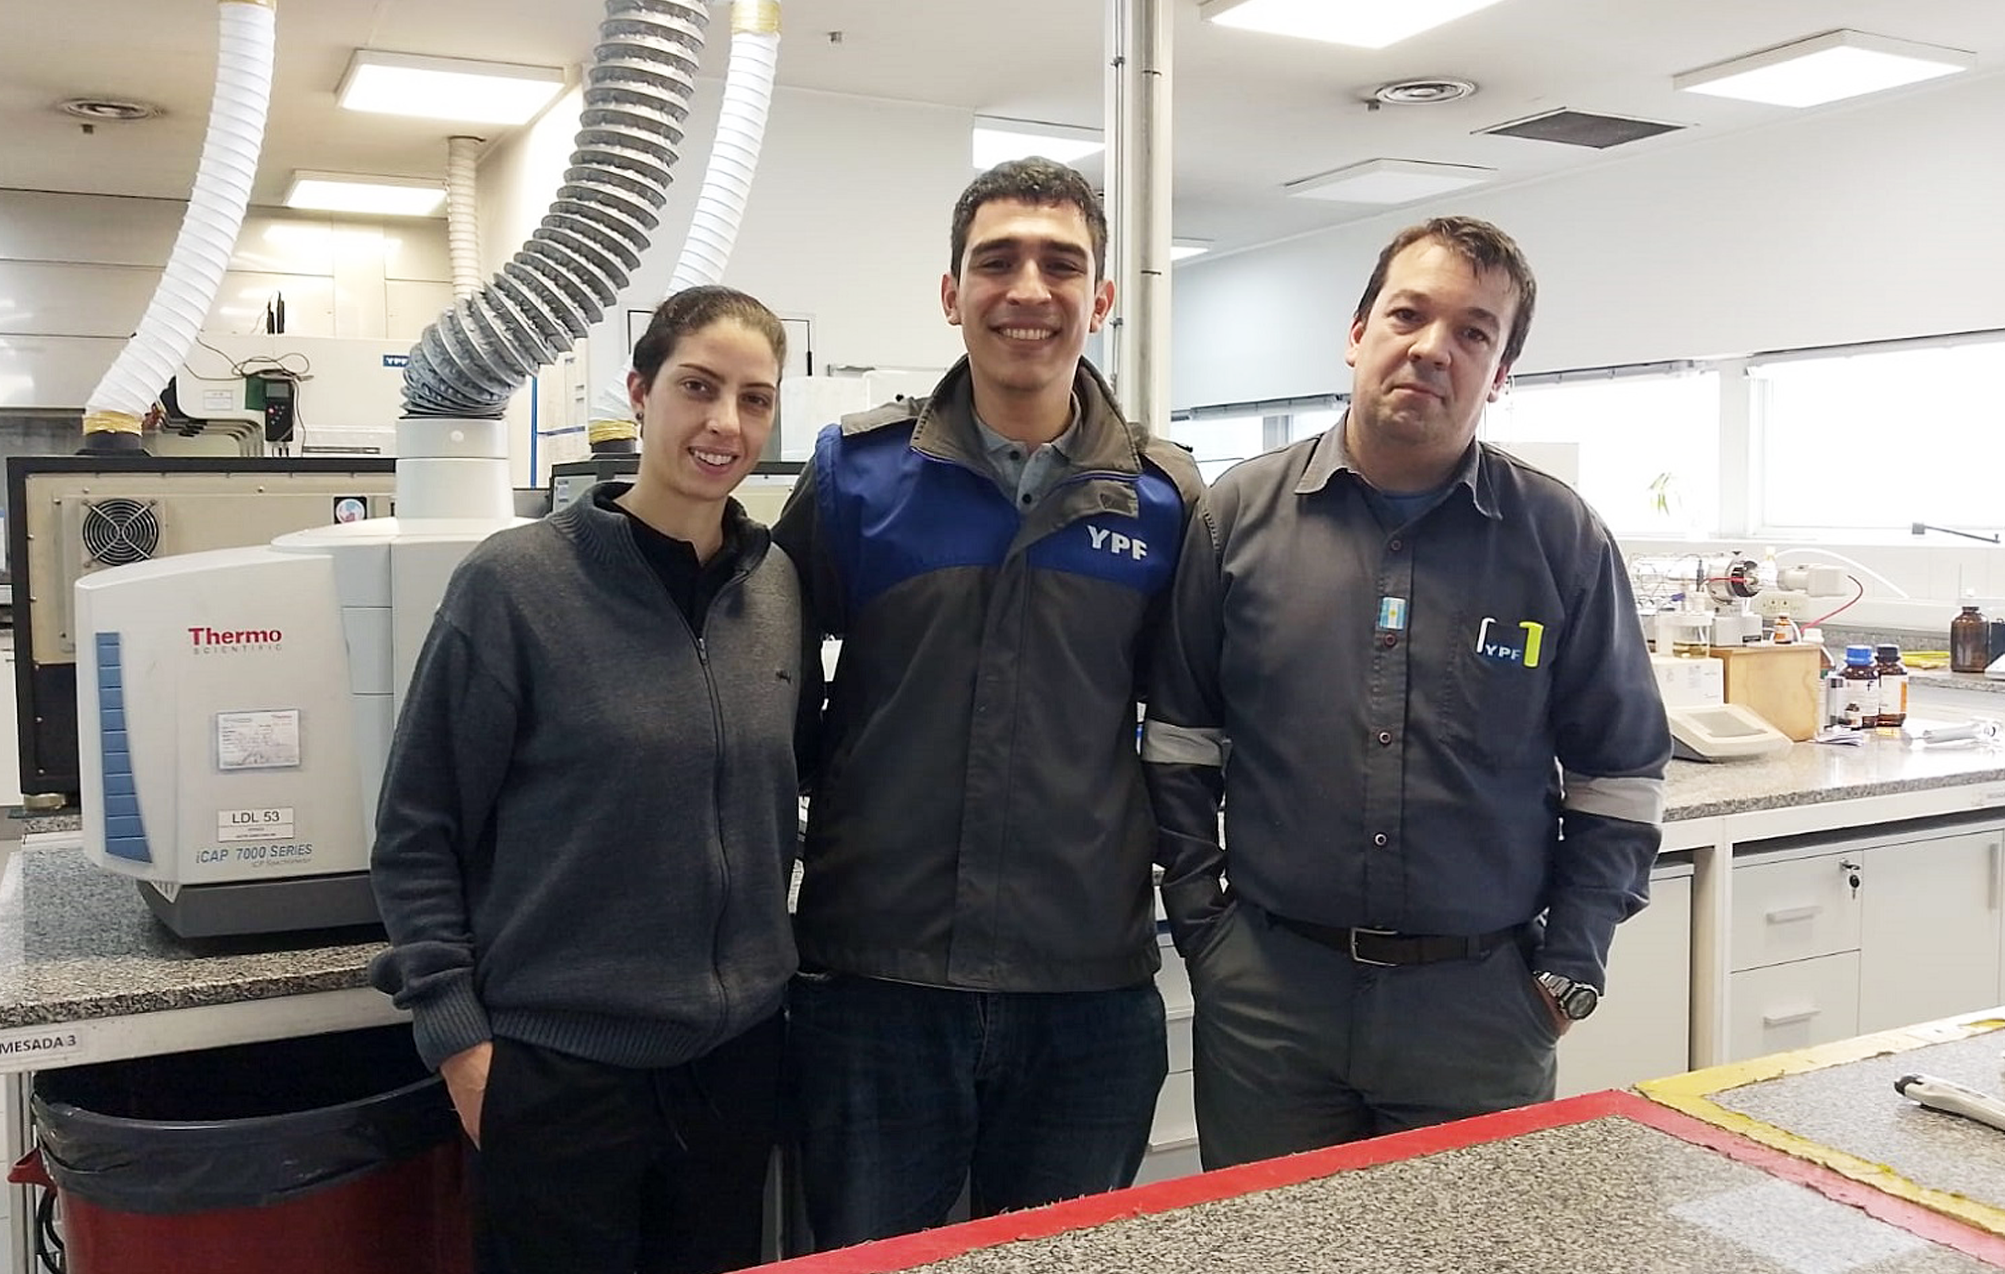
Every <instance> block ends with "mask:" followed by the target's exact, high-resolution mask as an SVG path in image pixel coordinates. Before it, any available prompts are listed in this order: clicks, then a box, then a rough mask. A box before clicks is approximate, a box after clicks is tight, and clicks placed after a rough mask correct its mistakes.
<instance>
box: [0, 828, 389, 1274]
mask: <svg viewBox="0 0 2005 1274" xmlns="http://www.w3.org/2000/svg"><path fill="white" fill-rule="evenodd" d="M76 822H77V820H76V818H75V817H74V816H73V815H72V816H68V817H55V818H45V817H31V818H29V819H27V820H26V821H25V826H26V828H27V831H26V834H25V835H24V836H23V838H22V843H21V847H20V848H19V849H17V850H15V851H14V853H13V854H12V855H11V856H10V857H9V858H8V859H7V864H6V869H5V872H4V874H0V1076H4V1077H6V1081H7V1082H4V1083H0V1094H4V1101H0V1145H4V1146H5V1147H7V1150H8V1160H9V1162H11V1161H12V1160H13V1159H17V1158H19V1157H20V1156H21V1155H22V1154H23V1153H24V1152H25V1151H26V1149H27V1133H26V1127H27V1119H26V1114H27V1096H28V1083H29V1073H30V1072H32V1071H36V1070H44V1069H49V1068H53V1067H61V1066H78V1065H84V1064H86V1063H92V1062H108V1061H120V1060H125V1059H129V1058H135V1057H150V1056H156V1055H159V1054H162V1053H175V1052H183V1051H187V1050H192V1049H203V1048H216V1047H221V1046H224V1045H229V1044H245V1043H252V1042H256V1041H262V1040H275V1039H285V1038H290V1037H293V1036H304V1035H320V1034H325V1033H328V1032H333V1031H343V1030H348V1029H351V1028H355V1027H364V1026H376V1025H381V1024H385V1023H392V1022H397V1021H402V1020H406V1015H404V1014H403V1013H400V1012H399V1011H398V1010H396V1009H395V1008H393V1007H392V1006H391V1004H390V1001H389V999H388V998H387V997H385V996H384V995H383V994H382V993H381V992H378V991H376V990H374V989H373V988H371V987H370V986H369V985H368V978H367V973H368V966H369V960H370V958H371V957H372V956H373V955H375V953H376V952H377V951H379V950H381V949H382V947H383V945H384V943H383V938H382V934H381V931H380V930H378V931H369V930H362V931H354V930H345V931H330V932H329V933H327V934H323V935H315V936H313V937H310V938H308V939H307V940H306V941H302V940H301V936H300V935H297V934H295V935H287V936H286V937H283V938H258V939H229V940H208V941H202V942H189V941H183V940H182V939H179V938H177V937H175V936H174V935H173V934H172V933H170V932H169V931H168V930H167V929H166V928H165V927H164V926H162V925H161V924H160V922H159V921H157V920H156V919H155V918H154V916H153V913H152V912H151V911H150V910H149V909H148V908H147V906H146V903H145V901H144V900H143V899H141V898H140V896H139V894H138V892H137V887H136V886H135V885H134V883H133V881H132V879H131V878H129V877H126V876H119V875H114V874H112V873H110V872H107V871H105V870H103V869H101V868H99V867H97V866H95V865H93V864H92V863H91V862H89V861H88V860H87V859H86V858H85V857H84V855H83V852H82V851H81V849H80V848H79V847H78V846H79V838H78V834H77V832H76V830H75V828H76ZM6 1201H7V1206H6V1209H5V1211H6V1215H7V1216H8V1217H11V1218H14V1220H13V1222H12V1223H11V1224H7V1225H6V1227H5V1228H6V1231H7V1235H8V1237H7V1240H6V1242H5V1243H4V1245H0V1274H5V1272H8V1271H12V1272H14V1274H25V1272H26V1271H28V1270H29V1269H31V1268H32V1266H31V1265H30V1263H29V1262H30V1258H29V1256H28V1242H29V1237H28V1236H29V1229H28V1220H29V1218H30V1217H31V1215H32V1214H31V1211H30V1203H31V1200H30V1192H29V1188H28V1187H26V1186H10V1187H8V1188H7V1191H6Z"/></svg>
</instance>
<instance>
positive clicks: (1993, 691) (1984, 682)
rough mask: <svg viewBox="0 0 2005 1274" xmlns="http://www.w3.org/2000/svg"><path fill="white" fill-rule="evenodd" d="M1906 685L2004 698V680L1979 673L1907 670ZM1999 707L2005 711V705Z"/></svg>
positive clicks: (1920, 669)
mask: <svg viewBox="0 0 2005 1274" xmlns="http://www.w3.org/2000/svg"><path fill="white" fill-rule="evenodd" d="M1908 684H1909V686H1910V687H1912V688H1916V689H1927V690H1954V691H1957V692H1958V693H1969V694H1980V695H2000V696H2005V679H2001V678H1998V677H1987V676H1985V675H1984V674H1983V673H1981V672H1949V671H1947V670H1945V669H1922V668H1911V669H1909V670H1908ZM1999 706H2000V708H2001V709H2005V704H2000V705H1999Z"/></svg>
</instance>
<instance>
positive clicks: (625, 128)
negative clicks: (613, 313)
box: [404, 0, 709, 417]
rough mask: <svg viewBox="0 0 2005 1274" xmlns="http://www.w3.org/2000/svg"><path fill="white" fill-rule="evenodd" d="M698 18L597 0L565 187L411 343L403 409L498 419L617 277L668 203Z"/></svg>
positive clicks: (689, 10) (671, 1)
mask: <svg viewBox="0 0 2005 1274" xmlns="http://www.w3.org/2000/svg"><path fill="white" fill-rule="evenodd" d="M708 22H709V14H708V12H707V11H706V10H705V8H704V6H703V4H702V3H701V2H700V0H698V2H696V3H677V2H676V0H606V19H605V21H604V22H603V23H602V24H601V25H600V27H599V46H598V49H597V51H596V53H595V54H594V56H593V62H592V68H591V71H590V72H589V74H588V75H587V77H586V83H585V111H584V114H583V115H582V116H581V117H580V119H579V122H578V138H577V145H576V149H575V150H573V151H572V152H571V166H570V167H569V168H567V169H565V170H564V184H563V185H562V186H561V187H559V188H558V190H557V197H556V198H555V199H554V200H553V201H552V202H551V204H550V212H549V214H548V215H547V216H545V217H544V218H543V223H542V225H540V226H538V227H537V229H536V231H535V233H533V234H531V235H530V236H529V241H528V242H527V243H525V244H523V245H522V249H521V251H519V252H517V253H516V254H515V257H514V259H513V260H511V261H510V262H509V263H508V264H507V265H505V266H503V267H502V268H501V273H499V274H497V275H495V276H494V278H493V279H492V280H490V281H489V282H488V284H487V285H486V286H485V287H483V288H482V289H481V290H480V291H479V292H478V293H476V294H475V295H473V296H471V297H467V298H465V299H463V300H460V301H458V302H457V303H455V304H454V306H453V307H452V308H451V309H450V310H447V311H446V312H445V313H444V314H442V315H440V316H439V319H438V321H437V322H435V323H433V324H432V325H431V326H430V327H428V328H426V329H425V334H424V335H423V336H422V337H420V338H419V340H418V343H417V345H416V346H414V347H413V348H412V350H411V361H410V362H409V363H408V364H407V365H406V366H405V368H404V414H405V415H406V416H456V417H498V416H500V415H501V413H502V410H503V408H504V407H506V406H507V404H508V400H509V398H510V397H512V396H513V395H514V393H515V391H516V390H517V389H518V388H520V387H521V385H522V383H523V382H524V381H525V380H527V379H528V378H529V377H530V375H531V374H533V373H534V372H535V371H536V369H537V368H539V367H542V366H543V365H544V364H546V363H550V362H552V361H554V360H555V359H556V357H557V355H559V354H561V353H563V352H564V351H565V350H568V349H570V348H571V345H572V343H573V342H574V341H576V340H578V339H579V338H581V337H583V336H584V335H585V333H586V331H587V330H588V329H589V328H590V326H591V324H593V323H595V322H597V321H598V320H599V318H600V316H601V315H603V314H604V313H605V310H606V307H607V306H610V305H611V304H612V303H613V301H614V299H615V298H616V297H617V296H618V295H619V293H620V290H621V289H622V288H624V287H625V286H626V285H627V277H628V274H627V272H628V271H630V270H632V269H634V268H636V267H637V266H639V265H640V259H641V253H642V252H644V251H645V250H646V248H647V241H648V235H649V233H650V232H651V231H652V230H653V229H654V227H655V226H656V224H657V223H658V221H659V218H658V217H657V216H656V215H655V213H656V210H657V209H659V208H660V207H661V206H662V204H664V203H666V202H667V200H668V184H669V181H670V177H669V169H670V167H671V166H673V165H674V163H675V160H676V155H677V151H676V147H677V146H678V145H679V144H680V143H681V141H682V123H683V121H684V120H685V119H687V118H688V115H689V98H690V95H691V93H692V92H693V91H694V87H695V76H696V69H697V63H698V60H699V58H700V57H701V55H702V52H703V33H704V27H705V26H706V25H707V23H708Z"/></svg>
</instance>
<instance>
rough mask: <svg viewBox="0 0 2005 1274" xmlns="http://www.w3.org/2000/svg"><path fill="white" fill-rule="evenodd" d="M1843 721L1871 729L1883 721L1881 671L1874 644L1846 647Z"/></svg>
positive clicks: (1855, 726)
mask: <svg viewBox="0 0 2005 1274" xmlns="http://www.w3.org/2000/svg"><path fill="white" fill-rule="evenodd" d="M1844 678H1845V695H1844V699H1845V701H1844V703H1843V704H1842V705H1841V707H1840V710H1841V711H1842V713H1843V714H1844V715H1843V717H1842V720H1843V722H1844V724H1846V725H1848V726H1851V727H1852V728H1853V729H1855V730H1870V729H1872V728H1873V727H1874V726H1876V725H1878V724H1879V723H1880V674H1879V669H1878V666H1877V665H1876V664H1875V663H1874V662H1873V648H1872V647H1871V646H1847V647H1845V672H1844Z"/></svg>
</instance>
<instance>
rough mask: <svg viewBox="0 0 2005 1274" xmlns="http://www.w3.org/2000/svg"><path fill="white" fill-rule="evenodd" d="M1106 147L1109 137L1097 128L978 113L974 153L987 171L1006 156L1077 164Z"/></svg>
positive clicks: (978, 165)
mask: <svg viewBox="0 0 2005 1274" xmlns="http://www.w3.org/2000/svg"><path fill="white" fill-rule="evenodd" d="M1106 148H1107V140H1106V138H1105V137H1104V136H1103V135H1102V134H1101V132H1100V130H1099V129H1097V128H1080V127H1077V126H1076V125H1072V124H1045V123H1041V122H1039V121H1037V120H1030V119H1003V118H1002V117H1000V116H996V115H977V116H975V129H974V145H973V154H974V161H975V167H976V168H978V169H981V170H982V171H983V172H987V171H988V170H989V169H991V168H994V167H995V166H996V165H997V164H1000V163H1003V162H1004V161H1006V160H1011V159H1028V158H1030V157H1031V156H1032V155H1042V156H1044V157H1045V158H1046V159H1055V160H1057V161H1058V162H1059V163H1061V164H1073V163H1077V162H1078V161H1080V160H1082V159H1085V158H1086V157H1087V156H1089V155H1097V154H1099V153H1100V152H1101V151H1103V150H1105V149H1106Z"/></svg>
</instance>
